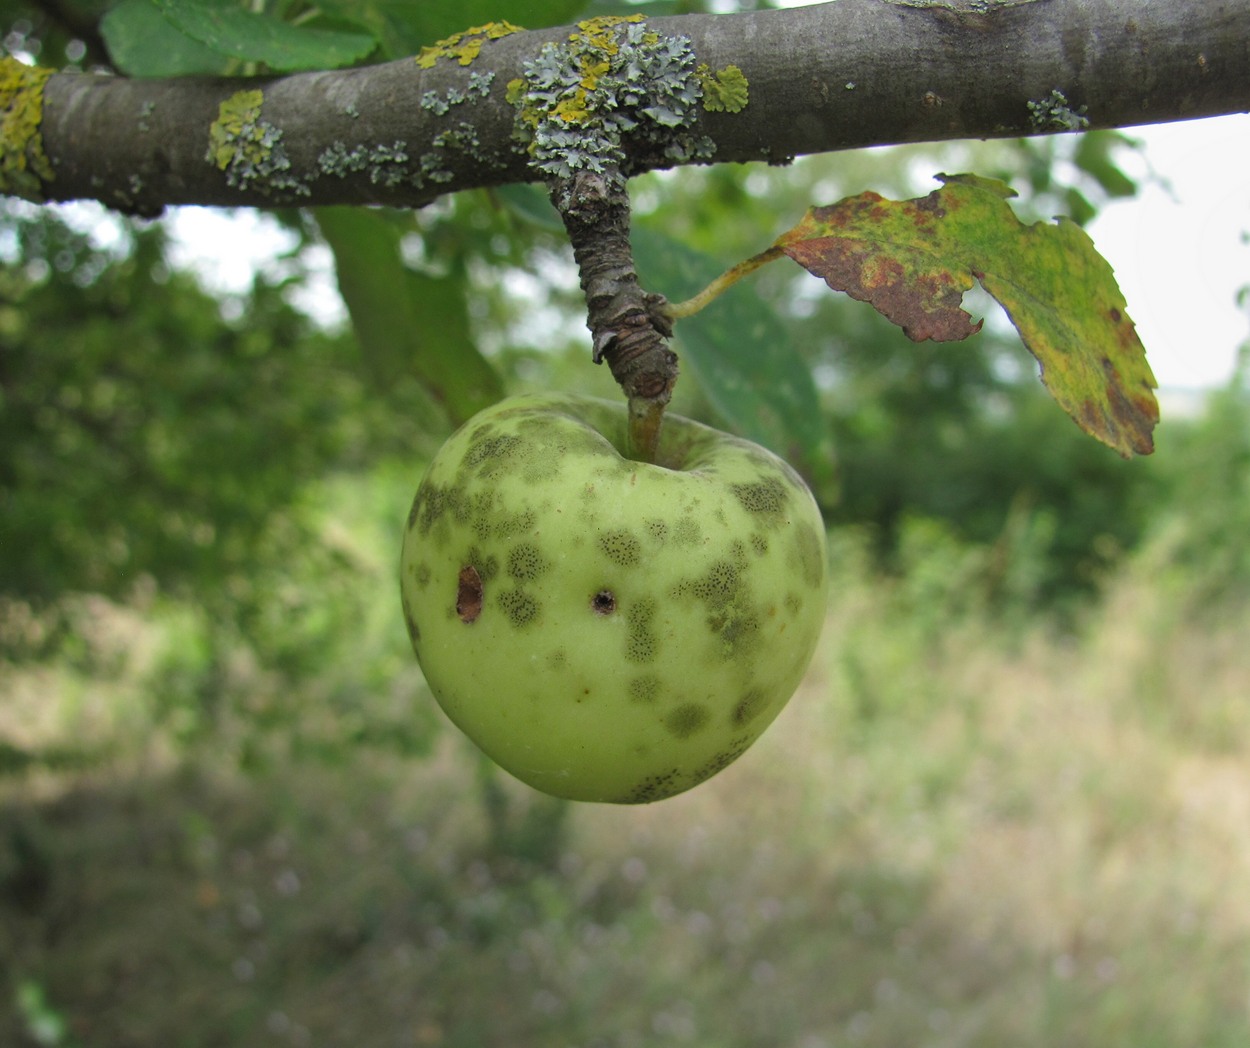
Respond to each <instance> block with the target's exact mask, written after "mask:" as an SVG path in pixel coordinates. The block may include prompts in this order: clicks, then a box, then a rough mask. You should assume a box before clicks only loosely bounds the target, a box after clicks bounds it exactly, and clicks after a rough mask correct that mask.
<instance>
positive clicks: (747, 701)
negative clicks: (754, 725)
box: [731, 688, 768, 728]
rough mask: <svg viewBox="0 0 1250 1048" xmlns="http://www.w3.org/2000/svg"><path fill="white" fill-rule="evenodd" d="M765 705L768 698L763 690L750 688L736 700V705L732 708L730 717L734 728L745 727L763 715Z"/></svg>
mask: <svg viewBox="0 0 1250 1048" xmlns="http://www.w3.org/2000/svg"><path fill="white" fill-rule="evenodd" d="M767 705H768V696H767V695H765V694H764V690H763V689H762V688H751V689H750V690H748V691H747V692H745V693H744V694H743V695H742V697H741V698H740V699H738V702H737V705H735V706H734V711H733V714H732V717H731V719H732V720H733V723H734V726H735V727H738V728H742V727H745V726H746V725H747V724H749V723H751V721H753V720H755V718H756V717H758V716H759V715H760V714H761V713H763V712H764V708H765V707H766V706H767Z"/></svg>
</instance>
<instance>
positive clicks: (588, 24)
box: [569, 15, 645, 55]
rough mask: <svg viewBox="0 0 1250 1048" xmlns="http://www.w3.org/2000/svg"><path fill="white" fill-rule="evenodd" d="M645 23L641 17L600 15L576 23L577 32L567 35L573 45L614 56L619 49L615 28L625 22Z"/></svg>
mask: <svg viewBox="0 0 1250 1048" xmlns="http://www.w3.org/2000/svg"><path fill="white" fill-rule="evenodd" d="M642 21H645V19H644V18H643V16H642V15H628V16H626V15H600V16H599V17H598V18H587V19H586V20H585V21H582V22H578V23H577V29H578V31H577V32H576V33H570V34H569V40H571V41H572V42H573V43H578V44H584V45H585V46H586V47H588V48H590V49H592V50H595V51H599V52H601V53H602V54H605V55H614V54H616V52H617V50H618V49H619V44H618V43H617V39H616V32H615V30H616V27H617V26H618V25H624V24H625V23H627V22H642Z"/></svg>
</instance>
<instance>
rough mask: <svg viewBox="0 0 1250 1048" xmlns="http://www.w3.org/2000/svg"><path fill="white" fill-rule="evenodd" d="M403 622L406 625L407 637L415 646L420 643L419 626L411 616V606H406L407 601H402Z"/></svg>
mask: <svg viewBox="0 0 1250 1048" xmlns="http://www.w3.org/2000/svg"><path fill="white" fill-rule="evenodd" d="M404 623H405V624H406V625H407V627H408V639H409V640H410V641H411V642H412V646H413V647H414V648H415V647H416V646H417V645H418V644H420V643H421V628H420V627H419V626H418V625H417V620H416V619H415V618H413V617H412V608H410V607H409V606H408V602H407V601H404Z"/></svg>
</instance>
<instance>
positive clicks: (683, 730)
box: [664, 702, 712, 739]
mask: <svg viewBox="0 0 1250 1048" xmlns="http://www.w3.org/2000/svg"><path fill="white" fill-rule="evenodd" d="M711 719H712V715H711V714H710V713H709V712H708V710H707V707H706V706H701V705H699V703H697V702H684V703H682V704H681V705H680V706H678V707H677V708H676V709H675V710H673V711H672V712H671V713H669V714H668V716H666V717H665V718H664V727H666V728H667V729H668V730H669V731H670V732H671V733H672V734H673V735H676V736H677V738H679V739H688V738H690V736H692V735H694V734H696V733H697V732H700V731H702V730H703V729H704V728H705V727H706V726H707V724H708V722H709V721H710V720H711Z"/></svg>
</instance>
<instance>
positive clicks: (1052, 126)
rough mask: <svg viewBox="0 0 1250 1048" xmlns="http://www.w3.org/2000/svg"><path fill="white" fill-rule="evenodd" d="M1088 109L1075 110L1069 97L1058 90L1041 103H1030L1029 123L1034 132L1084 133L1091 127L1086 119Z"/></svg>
mask: <svg viewBox="0 0 1250 1048" xmlns="http://www.w3.org/2000/svg"><path fill="white" fill-rule="evenodd" d="M1085 112H1086V107H1085V106H1081V107H1080V108H1079V109H1073V108H1072V105H1071V103H1069V102H1068V99H1067V97H1066V96H1065V95H1064V93H1063V92H1062V91H1060V90H1059V89H1058V88H1055V89H1054V90H1053V91H1051V93H1050V94H1049V95H1048V96H1047V97H1046V98H1043V99H1041V100H1040V101H1031V102H1029V122H1030V123H1031V124H1032V125H1033V130H1034V131H1037V132H1039V133H1040V132H1043V131H1084V130H1085V129H1086V128H1087V127H1089V120H1087V119H1086V117H1085Z"/></svg>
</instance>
